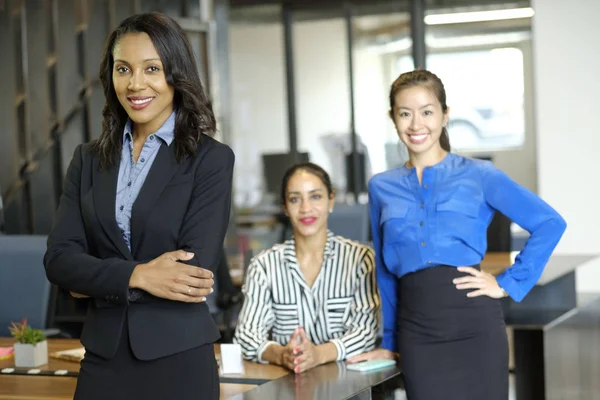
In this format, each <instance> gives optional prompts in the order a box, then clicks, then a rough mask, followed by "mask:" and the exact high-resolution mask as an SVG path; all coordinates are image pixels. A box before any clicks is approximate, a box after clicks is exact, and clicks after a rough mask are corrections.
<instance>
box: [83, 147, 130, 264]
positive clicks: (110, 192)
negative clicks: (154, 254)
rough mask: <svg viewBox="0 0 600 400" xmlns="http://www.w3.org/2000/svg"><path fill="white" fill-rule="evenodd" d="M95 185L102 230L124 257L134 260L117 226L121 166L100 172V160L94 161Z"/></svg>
mask: <svg viewBox="0 0 600 400" xmlns="http://www.w3.org/2000/svg"><path fill="white" fill-rule="evenodd" d="M93 174H94V180H93V182H94V185H93V187H92V191H93V195H94V206H95V207H96V214H97V215H98V219H99V220H100V224H101V225H102V228H103V229H104V231H105V232H106V235H107V236H108V237H109V238H110V240H111V241H112V242H113V244H114V245H115V247H116V248H117V249H119V251H120V252H121V254H122V255H123V257H125V258H126V259H128V260H133V257H132V255H131V252H130V251H129V248H128V247H127V243H125V239H123V234H121V230H120V229H119V226H118V225H117V219H116V216H115V202H116V198H117V178H118V174H119V165H118V164H117V165H115V166H112V167H111V168H108V169H106V168H105V169H102V170H100V168H99V165H98V160H97V159H95V160H94V172H93Z"/></svg>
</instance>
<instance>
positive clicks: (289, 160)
mask: <svg viewBox="0 0 600 400" xmlns="http://www.w3.org/2000/svg"><path fill="white" fill-rule="evenodd" d="M308 161H309V156H308V153H297V157H296V158H294V156H293V154H291V153H271V154H263V155H262V162H263V176H264V178H265V191H266V192H267V193H268V194H270V195H273V196H275V197H276V198H277V199H278V198H279V193H281V180H282V179H283V174H284V173H285V171H286V170H287V169H288V168H289V167H291V166H292V165H294V164H297V163H303V162H308Z"/></svg>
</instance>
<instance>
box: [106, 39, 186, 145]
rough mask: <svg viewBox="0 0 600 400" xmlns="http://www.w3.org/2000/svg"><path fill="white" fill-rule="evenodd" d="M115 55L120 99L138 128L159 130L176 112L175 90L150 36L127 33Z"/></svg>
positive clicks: (113, 78) (151, 131)
mask: <svg viewBox="0 0 600 400" xmlns="http://www.w3.org/2000/svg"><path fill="white" fill-rule="evenodd" d="M113 58H114V65H113V74H112V80H113V85H114V88H115V93H116V95H117V98H118V99H119V103H121V106H123V108H124V109H125V111H126V112H127V115H128V116H129V118H130V119H131V120H132V121H133V122H134V124H135V130H136V131H140V130H143V131H144V132H146V133H148V134H150V133H154V132H156V131H157V130H158V129H159V128H160V127H161V126H162V124H163V123H164V122H165V121H166V120H167V118H169V116H170V115H171V113H172V112H173V107H174V106H173V98H174V96H175V90H174V89H173V87H172V86H170V85H169V84H168V83H167V80H166V78H165V71H164V68H163V63H162V61H161V59H160V56H159V54H158V52H157V51H156V48H155V47H154V44H153V43H152V40H151V39H150V36H148V34H146V33H128V34H126V35H124V36H123V37H121V39H120V40H119V41H117V43H116V44H115V46H114V49H113Z"/></svg>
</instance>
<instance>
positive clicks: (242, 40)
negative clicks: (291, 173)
mask: <svg viewBox="0 0 600 400" xmlns="http://www.w3.org/2000/svg"><path fill="white" fill-rule="evenodd" d="M293 40H294V73H295V89H296V121H297V134H298V149H299V151H308V152H309V153H310V157H311V161H313V162H315V163H317V164H320V165H321V166H323V167H324V168H325V169H326V170H327V171H329V172H330V173H331V172H333V171H332V168H333V165H332V163H331V162H330V161H331V160H330V157H329V156H328V155H327V154H326V152H325V148H324V146H323V143H322V141H321V137H322V136H323V135H326V134H335V135H341V134H347V133H349V130H350V109H349V107H350V96H349V88H350V87H349V81H348V79H349V78H348V76H349V73H348V49H347V44H346V28H345V25H344V21H343V20H342V19H330V20H324V21H310V22H298V23H295V24H294V26H293ZM230 57H231V75H230V76H231V78H230V79H231V92H232V139H233V147H234V151H235V152H236V156H237V159H236V176H235V183H234V185H235V190H236V198H237V201H236V203H237V204H238V205H241V204H242V203H244V202H249V203H252V202H253V201H252V200H251V199H253V200H257V199H258V198H259V195H260V193H257V192H260V182H258V181H260V180H261V169H262V164H261V159H260V155H261V153H265V152H286V151H288V150H289V143H288V124H287V100H286V81H285V58H284V48H283V28H282V26H281V25H280V24H270V25H266V24H265V25H230ZM354 62H355V71H354V76H355V82H354V83H355V113H356V114H355V123H356V130H357V133H358V134H359V135H361V137H362V140H363V141H364V142H365V144H366V145H367V147H369V151H370V154H369V155H370V158H371V164H372V169H373V170H374V171H381V170H383V169H385V156H384V146H383V144H384V142H385V131H384V129H385V123H387V116H386V115H387V114H386V113H387V108H388V105H387V104H386V90H387V87H386V85H387V83H386V82H385V80H384V78H383V71H382V69H383V66H382V63H381V62H380V58H379V56H378V55H377V54H375V53H371V52H368V51H366V50H359V49H357V50H356V51H355V54H354ZM282 172H283V171H282ZM332 178H334V179H335V177H332ZM256 188H258V190H256ZM250 192H253V194H252V193H250Z"/></svg>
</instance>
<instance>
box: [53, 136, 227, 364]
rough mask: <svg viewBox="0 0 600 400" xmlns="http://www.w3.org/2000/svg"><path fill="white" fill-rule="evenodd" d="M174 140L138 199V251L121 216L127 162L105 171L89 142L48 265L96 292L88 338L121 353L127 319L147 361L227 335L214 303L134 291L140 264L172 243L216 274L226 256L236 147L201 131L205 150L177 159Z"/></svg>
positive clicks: (67, 191) (80, 154)
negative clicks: (131, 295) (122, 169)
mask: <svg viewBox="0 0 600 400" xmlns="http://www.w3.org/2000/svg"><path fill="white" fill-rule="evenodd" d="M174 144H175V142H173V143H172V144H171V146H167V145H166V144H165V143H163V144H162V147H161V148H160V149H159V152H158V154H157V156H156V158H155V160H154V163H153V164H152V167H151V169H150V171H149V173H148V176H147V178H146V180H145V182H144V185H143V187H142V188H141V190H140V193H139V195H138V197H137V199H136V201H135V203H134V205H133V210H132V215H131V252H130V251H129V249H128V248H127V244H126V243H125V240H124V239H123V236H122V235H121V232H120V230H119V228H118V225H117V222H116V219H115V201H116V190H117V179H118V178H117V176H118V171H119V165H118V164H117V165H115V166H114V167H112V168H109V169H103V170H100V168H99V165H98V158H97V156H95V155H93V154H92V153H90V151H89V145H88V144H84V145H80V146H78V147H77V149H76V150H75V153H74V155H73V159H72V160H71V164H70V165H69V168H68V170H67V174H66V177H65V184H64V189H63V194H62V197H61V200H60V204H59V207H58V210H57V212H56V215H55V218H54V225H53V227H52V232H51V233H50V236H49V238H48V249H47V252H46V255H45V257H44V265H45V267H46V274H47V276H48V279H49V280H50V281H51V282H52V283H54V284H56V285H58V286H61V287H63V288H65V289H68V290H71V291H74V292H77V293H81V294H85V295H88V296H90V297H92V298H93V299H92V301H91V302H90V307H89V309H88V314H87V317H86V322H85V325H84V328H83V332H82V335H81V342H82V343H83V345H84V346H85V347H86V349H88V350H89V351H91V352H92V353H95V354H98V355H100V356H102V357H104V358H111V357H113V356H114V354H115V352H116V350H117V345H118V343H119V340H120V335H121V332H123V324H124V323H127V324H128V328H129V335H130V343H131V348H132V350H133V352H134V354H135V356H136V357H137V358H139V359H141V360H152V359H156V358H159V357H163V356H166V355H170V354H175V353H177V352H180V351H183V350H187V349H190V348H193V347H196V346H199V345H202V344H206V343H212V342H214V341H215V340H217V339H218V338H219V331H218V330H217V328H216V325H215V323H214V321H213V320H212V317H211V315H210V313H209V310H208V306H207V305H206V303H197V304H188V303H182V302H177V301H170V300H165V299H160V298H157V297H154V296H152V295H150V294H149V293H145V292H144V295H143V296H142V298H141V299H139V300H138V301H135V302H130V301H129V300H128V291H129V278H130V276H131V274H132V272H133V269H134V268H135V266H136V265H138V264H140V263H143V262H147V261H150V260H152V259H154V258H156V257H158V256H160V255H161V254H163V253H165V252H168V251H174V250H178V249H184V250H187V251H190V252H193V253H194V254H195V256H194V258H193V259H192V260H191V261H188V262H187V263H188V264H190V265H195V266H201V267H202V268H206V269H209V270H211V271H212V272H213V273H214V272H215V270H216V267H217V265H218V263H219V257H220V251H221V249H222V246H223V240H224V236H225V232H226V230H227V225H228V222H229V212H230V203H231V186H232V175H233V164H234V155H233V152H232V151H231V149H230V148H229V147H227V146H226V145H224V144H222V143H219V142H218V141H216V140H214V139H212V138H210V137H208V136H203V142H202V143H201V144H199V145H198V153H197V155H196V156H195V157H187V158H186V159H185V160H184V161H182V162H181V163H178V162H177V160H176V158H175V151H174Z"/></svg>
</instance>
